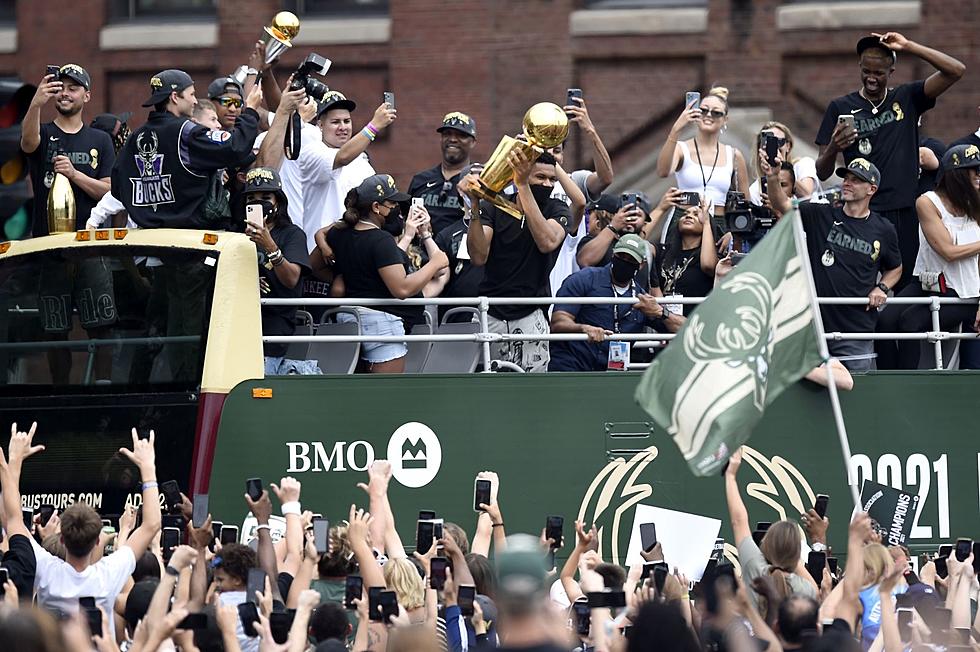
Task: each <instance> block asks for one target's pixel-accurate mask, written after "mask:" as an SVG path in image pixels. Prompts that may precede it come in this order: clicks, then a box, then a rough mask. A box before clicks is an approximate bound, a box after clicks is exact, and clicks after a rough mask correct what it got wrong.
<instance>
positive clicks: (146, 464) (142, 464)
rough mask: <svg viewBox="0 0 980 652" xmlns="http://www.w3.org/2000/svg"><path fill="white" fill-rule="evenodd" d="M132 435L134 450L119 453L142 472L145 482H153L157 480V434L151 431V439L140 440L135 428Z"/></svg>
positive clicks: (124, 449)
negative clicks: (155, 446) (155, 445)
mask: <svg viewBox="0 0 980 652" xmlns="http://www.w3.org/2000/svg"><path fill="white" fill-rule="evenodd" d="M132 434H133V450H129V449H127V448H120V449H119V452H120V453H121V454H122V455H124V456H125V457H126V459H128V460H129V461H130V462H132V463H133V464H135V465H136V467H137V468H138V469H139V470H140V476H141V477H142V479H143V482H152V481H154V480H156V451H155V449H154V447H153V446H154V443H155V442H156V433H154V432H153V431H152V430H151V431H150V438H149V439H140V436H139V434H138V433H137V432H136V428H133V431H132Z"/></svg>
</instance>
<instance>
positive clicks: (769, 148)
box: [762, 131, 779, 165]
mask: <svg viewBox="0 0 980 652" xmlns="http://www.w3.org/2000/svg"><path fill="white" fill-rule="evenodd" d="M762 147H763V149H765V151H766V158H767V159H768V160H769V165H776V156H777V155H778V154H779V138H777V137H776V135H775V134H772V133H769V132H768V131H767V132H765V133H764V134H763V140H762Z"/></svg>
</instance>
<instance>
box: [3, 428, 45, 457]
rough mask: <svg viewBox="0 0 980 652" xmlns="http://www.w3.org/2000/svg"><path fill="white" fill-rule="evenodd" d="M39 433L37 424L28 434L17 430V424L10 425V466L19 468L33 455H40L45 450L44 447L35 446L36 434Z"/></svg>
mask: <svg viewBox="0 0 980 652" xmlns="http://www.w3.org/2000/svg"><path fill="white" fill-rule="evenodd" d="M35 432H37V422H36V421H35V422H34V423H32V424H31V429H30V430H29V431H28V432H20V431H19V430H17V424H16V423H13V424H11V425H10V464H11V465H14V466H16V467H17V468H19V467H20V465H21V464H23V462H24V460H26V459H27V458H28V457H30V456H31V455H34V454H35V453H40V452H41V451H43V450H44V446H41V445H38V446H34V445H33V440H34V433H35Z"/></svg>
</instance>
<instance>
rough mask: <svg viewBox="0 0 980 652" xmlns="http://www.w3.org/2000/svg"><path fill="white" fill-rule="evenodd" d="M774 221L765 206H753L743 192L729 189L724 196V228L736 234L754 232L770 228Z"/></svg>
mask: <svg viewBox="0 0 980 652" xmlns="http://www.w3.org/2000/svg"><path fill="white" fill-rule="evenodd" d="M775 223H776V219H775V218H774V217H773V215H772V212H771V211H770V210H769V209H768V208H766V207H765V206H755V205H754V204H752V203H751V202H750V201H749V200H748V199H746V198H745V193H741V192H737V191H734V190H732V191H729V193H728V194H727V195H726V196H725V230H726V231H728V232H730V233H733V234H736V233H741V234H747V233H756V232H758V231H765V230H768V229H771V228H772V227H773V225H774V224H775Z"/></svg>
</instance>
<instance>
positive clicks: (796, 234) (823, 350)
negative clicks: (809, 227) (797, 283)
mask: <svg viewBox="0 0 980 652" xmlns="http://www.w3.org/2000/svg"><path fill="white" fill-rule="evenodd" d="M791 219H792V220H793V240H794V242H795V243H796V255H797V256H799V258H800V261H801V263H802V264H801V265H800V266H801V267H802V268H803V275H804V277H805V278H806V282H807V286H808V287H809V289H810V306H811V307H812V309H813V315H814V318H813V329H814V330H815V331H816V333H817V348H818V350H819V351H820V357H821V358H823V359H824V367H825V368H826V370H827V389H828V391H829V392H830V408H831V411H832V412H833V413H834V424H835V425H836V426H837V437H838V438H839V439H840V448H841V454H842V455H843V456H844V469H845V472H846V473H847V486H848V488H849V489H850V491H851V499H852V500H853V501H854V508H855V509H857V510H858V511H861V496H860V493H859V490H858V486H857V474H856V473H854V470H853V469H852V468H851V444H850V441H848V439H847V428H846V427H845V426H844V415H843V413H842V412H841V408H840V397H839V396H838V395H837V383H836V381H835V380H834V370H833V368H832V366H831V363H832V362H835V361H836V359H835V358H831V357H830V350H829V349H828V348H827V338H825V337H824V332H823V319H822V318H821V316H820V304H819V303H817V289H816V286H815V285H814V283H813V271H812V270H811V269H810V256H809V254H808V253H807V249H806V245H805V244H804V236H803V218H802V216H801V215H800V206H799V201H798V200H796V199H794V200H793V215H792V217H791Z"/></svg>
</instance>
